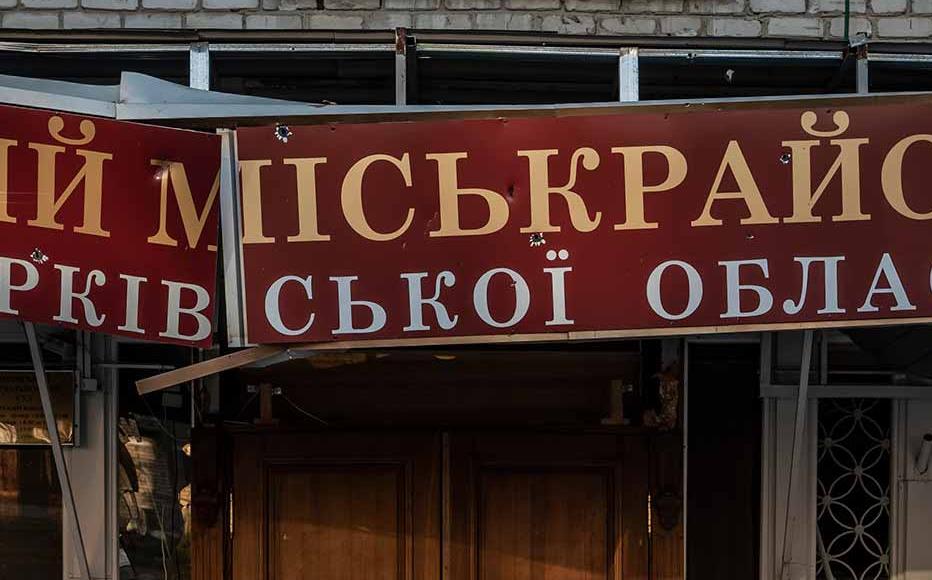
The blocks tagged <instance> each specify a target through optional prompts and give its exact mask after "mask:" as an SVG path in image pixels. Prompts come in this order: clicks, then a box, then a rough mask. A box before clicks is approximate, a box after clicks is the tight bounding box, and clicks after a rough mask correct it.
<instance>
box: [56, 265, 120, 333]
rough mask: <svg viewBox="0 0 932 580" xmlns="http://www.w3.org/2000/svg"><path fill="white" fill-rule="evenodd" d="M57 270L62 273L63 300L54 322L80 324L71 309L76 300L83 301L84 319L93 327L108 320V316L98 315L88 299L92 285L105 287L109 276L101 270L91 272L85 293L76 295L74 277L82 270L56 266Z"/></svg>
mask: <svg viewBox="0 0 932 580" xmlns="http://www.w3.org/2000/svg"><path fill="white" fill-rule="evenodd" d="M55 269H56V270H58V271H59V272H61V299H60V302H59V309H58V315H57V316H53V317H52V320H55V321H58V322H70V323H71V324H78V319H77V318H75V317H74V316H73V315H72V312H71V307H72V305H73V304H74V301H75V299H77V300H80V301H81V305H82V306H83V307H84V317H85V318H86V319H87V323H88V324H90V325H91V326H100V325H101V324H103V323H104V320H106V318H107V315H106V314H102V315H100V316H98V315H97V308H96V307H95V306H94V303H93V302H91V299H90V298H88V297H87V295H88V294H90V293H91V284H93V285H94V286H103V285H104V284H105V283H106V282H107V276H105V275H104V273H103V272H101V271H100V270H91V272H90V273H89V274H88V275H87V280H85V282H84V292H81V293H79V294H76V293H75V291H74V275H75V274H77V273H78V272H80V271H81V269H80V268H74V267H72V266H62V265H60V264H56V265H55Z"/></svg>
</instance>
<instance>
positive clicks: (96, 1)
mask: <svg viewBox="0 0 932 580" xmlns="http://www.w3.org/2000/svg"><path fill="white" fill-rule="evenodd" d="M850 5H851V16H850V20H849V22H848V24H849V29H850V32H851V34H856V33H866V34H868V35H869V36H870V37H871V38H872V39H873V40H883V41H904V42H914V41H927V42H932V0H850ZM844 6H845V0H0V27H2V28H5V29H48V30H54V29H60V28H66V29H70V28H76V29H101V30H105V29H114V28H128V29H148V30H152V29H166V30H170V29H178V28H197V29H233V30H245V29H248V30H302V29H303V30H335V31H343V30H391V29H393V28H397V27H405V28H414V29H430V30H457V31H468V30H478V31H516V32H544V33H556V34H571V35H604V36H654V35H656V36H682V37H719V38H745V39H746V38H765V37H766V38H787V39H794V38H799V39H833V40H838V39H840V38H842V37H843V35H844V30H845V18H844V16H843V14H844Z"/></svg>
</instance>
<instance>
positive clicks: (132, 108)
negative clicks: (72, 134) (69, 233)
mask: <svg viewBox="0 0 932 580" xmlns="http://www.w3.org/2000/svg"><path fill="white" fill-rule="evenodd" d="M894 96H900V97H903V96H912V97H920V98H925V99H930V98H932V93H886V94H885V95H884V97H885V98H890V97H894ZM839 98H843V99H868V100H870V99H874V98H876V96H865V95H861V96H857V95H841V94H832V95H817V96H805V97H801V96H797V95H792V96H779V97H768V99H767V100H768V101H770V102H771V103H772V104H776V103H780V102H781V101H782V102H785V103H787V104H792V103H798V102H800V101H807V102H813V101H815V102H817V101H820V100H825V101H836V100H838V99H839ZM759 101H760V98H756V97H740V98H725V99H722V98H717V99H683V100H664V101H640V102H629V103H625V104H624V105H619V103H618V102H599V103H573V104H562V105H561V104H545V105H539V104H538V105H413V106H410V105H409V106H404V105H401V106H399V105H327V104H318V103H301V102H296V101H287V100H282V99H271V98H265V97H254V96H249V95H237V94H231V93H222V92H218V91H209V90H201V89H195V88H190V87H186V86H182V85H178V84H175V83H172V82H169V81H165V80H162V79H158V78H155V77H151V76H148V75H144V74H139V73H131V72H124V73H122V74H121V77H120V84H119V85H86V84H81V83H73V82H65V81H55V80H45V79H33V78H26V77H17V76H10V75H0V104H7V105H19V106H29V107H37V108H42V109H51V110H55V111H62V112H67V113H77V114H83V115H94V116H99V117H107V118H111V119H117V120H124V121H150V122H157V123H165V124H174V125H182V126H187V127H200V128H209V129H214V128H219V127H232V126H236V125H255V124H272V123H275V122H285V121H287V122H293V123H326V122H336V121H345V120H346V118H347V117H350V116H355V117H357V120H358V121H368V122H376V121H390V120H394V121H400V120H412V119H414V118H417V117H431V118H435V119H436V118H444V117H457V118H490V117H505V116H515V115H541V116H547V115H574V114H575V115H579V114H587V113H593V112H596V111H599V110H609V109H614V108H619V107H621V106H623V107H626V108H628V107H654V106H658V105H659V106H666V107H669V106H676V105H688V106H692V107H701V106H716V105H722V104H729V103H730V104H738V103H758V102H759ZM603 112H604V111H603Z"/></svg>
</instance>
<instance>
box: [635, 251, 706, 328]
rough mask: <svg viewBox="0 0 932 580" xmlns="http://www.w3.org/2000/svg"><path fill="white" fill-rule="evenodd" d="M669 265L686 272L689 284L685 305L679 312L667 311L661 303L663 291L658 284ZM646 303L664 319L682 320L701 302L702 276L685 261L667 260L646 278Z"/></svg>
mask: <svg viewBox="0 0 932 580" xmlns="http://www.w3.org/2000/svg"><path fill="white" fill-rule="evenodd" d="M670 266H676V267H677V268H679V269H680V270H682V271H683V272H684V273H685V274H686V281H687V283H688V284H689V296H688V299H687V301H686V307H685V308H684V309H683V311H682V312H680V313H679V314H673V313H671V312H669V311H668V310H667V309H666V307H664V305H663V293H662V292H661V289H660V285H661V283H662V282H663V273H664V272H666V271H667V268H669V267H670ZM647 303H648V304H650V307H651V309H652V310H653V311H654V313H655V314H657V315H658V316H660V317H661V318H664V319H666V320H683V319H684V318H686V317H688V316H690V315H692V313H693V312H695V311H696V309H697V308H699V305H700V304H701V303H702V278H701V277H700V276H699V272H698V271H697V270H696V269H695V268H693V267H692V265H690V264H688V263H687V262H683V261H680V260H667V261H666V262H663V263H662V264H660V265H659V266H657V267H656V268H654V271H653V272H651V273H650V276H649V277H648V278H647Z"/></svg>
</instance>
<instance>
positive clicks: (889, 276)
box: [858, 252, 916, 312]
mask: <svg viewBox="0 0 932 580" xmlns="http://www.w3.org/2000/svg"><path fill="white" fill-rule="evenodd" d="M881 276H883V277H884V278H886V280H887V287H886V288H880V287H878V285H879V284H880V277H881ZM875 294H892V295H893V299H894V300H896V305H895V306H891V307H890V310H891V311H902V310H915V309H916V307H915V306H913V305H912V304H911V303H910V302H909V297H908V296H907V295H906V288H904V287H903V282H902V281H901V280H900V275H899V274H898V273H897V271H896V266H894V265H893V258H891V257H890V254H888V253H886V252H884V255H883V256H882V257H881V258H880V264H879V265H878V266H877V271H876V272H875V273H874V281H873V282H871V289H870V290H869V291H868V293H867V298H865V299H864V304H862V305H861V307H860V308H858V312H877V311H878V310H879V309H878V308H877V307H876V306H874V304H873V302H874V295H875Z"/></svg>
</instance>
